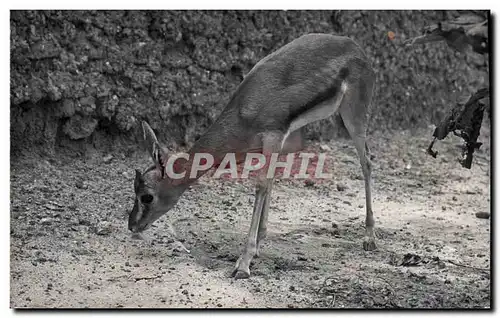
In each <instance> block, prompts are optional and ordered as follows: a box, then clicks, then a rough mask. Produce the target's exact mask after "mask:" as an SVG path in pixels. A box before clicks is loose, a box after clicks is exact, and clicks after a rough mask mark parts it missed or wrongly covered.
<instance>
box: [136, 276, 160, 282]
mask: <svg viewBox="0 0 500 318" xmlns="http://www.w3.org/2000/svg"><path fill="white" fill-rule="evenodd" d="M160 277H161V276H160V275H157V276H149V277H131V278H133V279H134V280H135V281H136V282H138V281H140V280H150V279H156V278H160Z"/></svg>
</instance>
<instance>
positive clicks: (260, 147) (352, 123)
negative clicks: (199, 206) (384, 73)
mask: <svg viewBox="0 0 500 318" xmlns="http://www.w3.org/2000/svg"><path fill="white" fill-rule="evenodd" d="M374 84H375V73H374V71H373V69H372V67H371V65H370V62H369V60H368V58H367V57H366V55H365V53H364V52H363V50H362V49H361V48H360V46H359V45H358V44H357V43H356V42H354V41H353V40H352V39H350V38H348V37H344V36H337V35H331V34H316V33H313V34H307V35H303V36H301V37H299V38H296V39H295V40H293V41H292V42H290V43H288V44H286V45H284V46H283V47H281V48H280V49H278V50H277V51H275V52H273V53H271V54H269V55H268V56H266V57H264V58H263V59H262V60H260V61H259V62H258V63H257V64H256V65H255V66H254V67H253V68H252V69H251V70H250V72H249V73H248V74H247V75H246V76H245V77H244V79H243V81H242V82H241V83H240V85H239V86H238V88H237V89H236V91H235V92H234V94H233V95H232V97H231V99H230V100H229V102H228V104H227V105H226V107H225V108H224V110H223V111H222V113H221V114H220V115H219V117H218V118H217V119H216V121H215V122H214V123H213V124H212V125H211V126H210V128H209V129H208V130H207V131H206V132H205V134H204V135H202V136H201V137H200V138H199V139H198V140H197V141H196V142H195V143H194V145H193V146H192V147H191V149H190V150H189V151H188V154H190V156H189V159H184V160H182V161H181V162H180V163H179V164H178V165H177V167H176V169H177V170H178V171H181V170H182V169H188V167H190V166H192V165H193V155H194V154H196V153H200V152H207V151H208V152H209V153H211V154H212V155H213V156H214V158H215V161H217V160H220V159H221V158H222V157H223V156H224V155H225V154H227V153H235V154H236V155H237V156H238V155H243V154H246V153H249V152H258V153H261V154H263V155H264V156H266V158H268V157H269V156H270V155H271V154H272V153H280V154H288V153H292V152H297V151H299V150H301V149H303V141H304V140H303V136H302V134H300V130H299V129H300V128H302V127H303V126H305V125H307V124H309V123H312V122H315V121H318V120H320V119H324V118H328V117H329V116H332V115H333V114H334V113H335V112H337V111H338V113H339V114H340V116H341V118H342V120H343V122H344V125H345V127H346V128H347V131H348V132H349V135H350V136H351V138H352V140H353V142H354V145H355V148H356V151H357V154H358V156H359V160H360V163H361V169H362V172H363V177H364V186H365V199H366V220H365V224H366V227H365V236H364V239H363V248H364V250H367V251H371V250H375V249H376V243H375V236H374V225H375V221H374V217H373V211H372V199H371V170H372V168H371V162H370V150H369V148H368V145H367V142H366V131H367V123H368V119H369V107H370V103H371V99H372V94H373V88H374ZM142 128H143V143H144V145H143V146H144V147H145V149H147V151H148V152H149V154H150V156H151V159H152V160H153V163H154V164H153V165H151V166H150V167H149V168H147V169H146V170H145V171H144V172H142V173H141V172H140V171H139V170H137V169H136V171H135V181H134V190H135V196H136V197H135V202H134V207H133V209H132V211H131V212H130V214H129V220H128V228H129V230H130V231H132V232H134V233H139V232H142V231H144V230H145V229H147V228H148V227H149V226H150V225H151V224H152V223H153V222H155V221H156V220H157V219H158V218H160V217H161V216H162V215H164V214H165V213H167V212H168V211H169V210H170V209H172V207H174V206H175V205H176V203H177V202H178V200H179V198H180V197H181V196H182V194H183V193H184V192H185V191H186V190H187V189H188V188H189V186H190V185H191V184H192V183H193V182H194V181H195V180H197V179H198V178H199V177H201V176H202V175H203V174H204V173H205V172H206V171H200V172H199V173H198V174H196V175H195V176H192V177H185V178H182V179H180V180H172V179H171V178H169V177H168V176H167V175H166V173H165V169H166V162H167V160H168V159H169V158H171V157H172V156H175V154H172V155H170V156H169V154H168V151H167V150H166V148H165V147H163V146H162V145H161V144H160V143H159V142H158V139H157V138H156V136H155V133H154V132H153V130H152V129H151V127H150V126H149V125H148V124H147V123H146V122H142ZM179 169H180V170H179ZM273 181H274V176H271V177H269V175H267V174H266V173H265V171H264V172H259V173H258V175H257V177H256V190H255V202H254V206H253V214H252V219H251V223H250V230H249V232H248V237H247V240H246V246H245V248H244V250H243V252H242V253H241V256H240V257H239V259H238V260H237V261H236V265H235V267H234V270H233V271H232V274H231V276H232V277H234V278H236V279H241V278H248V277H250V269H249V266H250V263H251V261H252V259H253V258H254V257H258V256H259V251H260V246H261V243H262V241H263V240H264V238H265V237H266V234H267V220H268V213H269V204H270V201H271V191H272V187H273Z"/></svg>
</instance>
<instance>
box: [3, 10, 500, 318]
mask: <svg viewBox="0 0 500 318" xmlns="http://www.w3.org/2000/svg"><path fill="white" fill-rule="evenodd" d="M498 3H499V2H498V1H481V0H474V1H446V2H444V1H435V0H420V1H418V2H411V3H408V2H407V1H383V2H382V1H359V0H349V1H332V0H329V1H317V0H307V1H294V2H292V1H269V0H252V1H234V0H231V1H220V0H219V1H217V0H212V1H201V0H200V1H189V0H183V1H168V0H167V1H153V2H152V1H144V0H142V1H137V0H136V1H116V2H112V3H105V2H104V1H102V0H101V1H95V0H86V1H67V0H65V1H53V0H52V1H48V0H44V1H19V0H17V1H8V0H7V1H2V4H1V5H2V10H1V11H0V12H1V13H0V14H1V31H0V34H1V42H0V43H1V44H2V50H1V52H2V59H1V61H2V63H1V65H2V69H1V74H2V85H1V86H0V87H1V91H2V97H3V100H4V102H5V103H4V105H3V106H2V107H0V112H2V113H1V114H0V120H1V121H2V123H1V124H0V127H1V129H2V132H1V134H0V141H1V144H0V149H2V150H3V152H4V155H3V156H1V163H2V170H0V171H1V176H2V177H1V179H0V184H1V191H0V202H1V207H2V209H1V210H2V212H3V213H2V216H3V220H2V221H1V222H0V224H1V227H2V228H1V231H0V233H1V235H2V239H1V243H0V246H1V250H0V252H1V254H0V255H1V259H2V261H1V275H0V277H1V280H0V285H1V298H0V299H1V305H0V308H1V309H0V310H1V317H11V316H13V315H14V312H13V311H12V310H10V309H8V308H9V303H10V290H9V281H10V270H9V263H8V259H9V257H8V255H9V242H10V241H9V240H10V231H9V229H10V226H9V224H10V213H9V211H10V209H9V202H10V198H9V192H10V183H9V182H10V180H9V178H10V173H8V172H7V171H9V172H10V150H9V149H10V148H9V145H10V135H9V134H10V132H9V126H10V120H9V118H10V117H9V116H10V106H9V105H10V88H9V85H10V84H9V69H10V61H9V60H10V31H9V27H10V25H9V21H10V13H9V10H10V9H49V8H54V9H343V10H346V9H353V10H356V9H378V10H384V9H392V10H407V9H434V10H440V9H491V10H492V12H493V13H494V14H495V13H496V16H495V17H496V19H495V21H496V23H495V25H494V26H495V31H494V35H495V39H494V42H495V52H498V45H497V43H498V37H497V36H496V35H497V25H498V23H500V22H499V20H498V13H499V12H500V10H499V9H498ZM495 71H496V74H498V72H497V71H498V62H496V63H495ZM495 84H496V85H495V87H494V91H496V92H498V89H497V88H498V80H497V81H495ZM496 96H497V95H496ZM497 99H498V96H497ZM495 106H496V105H495ZM499 112H500V110H499V109H498V108H497V110H496V111H495V118H494V121H495V122H497V123H498V122H499V121H498V120H499V119H500V118H499V117H500V114H499ZM498 130H499V129H498V127H496V133H495V140H496V141H495V148H497V149H498V146H499V145H498V141H499V138H498V136H497V133H498ZM495 158H496V160H495V164H497V165H498V157H497V156H495ZM492 195H493V194H492ZM494 196H495V197H497V198H500V196H498V186H497V189H496V191H495V194H494ZM495 212H496V211H492V213H493V214H496V213H495ZM499 218H500V216H498V215H495V217H494V219H495V220H496V221H495V224H494V229H495V230H496V229H498V226H497V225H498V219H499ZM492 232H493V228H492ZM497 236H498V235H497ZM495 255H498V244H495ZM496 264H497V266H496V268H495V274H496V275H495V277H498V271H497V270H496V269H497V267H498V262H496ZM495 285H498V283H496V284H495ZM495 295H496V297H495V298H496V299H495V301H494V303H495V304H496V306H499V299H498V298H499V297H498V295H499V292H498V290H497V291H496V293H495ZM74 313H76V312H64V313H60V314H62V315H66V314H74ZM78 313H79V314H82V313H85V312H78ZM89 313H90V314H91V315H92V316H95V317H110V316H112V315H123V314H124V313H128V312H123V313H122V312H113V313H103V312H99V313H97V312H89ZM148 313H150V312H148ZM213 313H215V312H213ZM370 313H371V314H375V315H391V313H389V312H381V313H376V312H375V313H374V312H370ZM26 314H27V313H24V314H23V313H22V312H21V313H17V315H26ZM134 314H138V313H137V312H134ZM156 314H161V315H169V316H178V315H179V316H180V315H182V316H186V315H187V316H191V315H196V314H203V315H206V314H207V313H206V312H190V313H181V312H164V313H163V312H161V313H156ZM215 314H216V313H215ZM225 314H226V315H231V316H232V315H234V314H237V315H239V316H244V317H247V316H250V315H251V314H259V315H273V316H274V315H283V314H293V315H299V316H303V317H306V316H309V315H311V312H301V313H292V312H288V311H287V312H281V313H278V312H266V311H260V312H253V313H244V312H227V313H225ZM314 314H318V315H320V314H321V315H328V316H331V315H336V314H337V315H338V314H341V313H337V312H331V311H328V312H322V313H320V312H315V313H314ZM346 314H347V315H349V316H353V317H357V316H362V315H363V313H362V312H349V313H346V312H344V313H342V314H341V315H346ZM394 314H396V315H398V316H399V315H409V314H412V313H410V312H404V313H403V312H398V313H394ZM416 314H424V315H426V316H428V317H433V316H436V317H437V316H438V315H439V316H448V317H451V316H455V315H457V312H441V313H437V312H420V313H416ZM38 315H43V316H49V317H52V316H55V315H56V313H52V312H42V313H38ZM139 315H141V316H143V315H144V314H139ZM460 315H461V316H473V315H479V314H478V313H476V314H474V313H467V314H463V313H460Z"/></svg>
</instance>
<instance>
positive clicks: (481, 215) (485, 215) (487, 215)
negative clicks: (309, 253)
mask: <svg viewBox="0 0 500 318" xmlns="http://www.w3.org/2000/svg"><path fill="white" fill-rule="evenodd" d="M476 217H477V218H479V219H489V218H490V213H489V212H483V211H482V212H476Z"/></svg>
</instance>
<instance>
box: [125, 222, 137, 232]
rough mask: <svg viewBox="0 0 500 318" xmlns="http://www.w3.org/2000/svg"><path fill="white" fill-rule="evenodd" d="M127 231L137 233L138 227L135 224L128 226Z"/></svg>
mask: <svg viewBox="0 0 500 318" xmlns="http://www.w3.org/2000/svg"><path fill="white" fill-rule="evenodd" d="M128 229H129V230H130V231H132V233H137V232H138V229H139V227H138V226H137V224H130V223H129V224H128Z"/></svg>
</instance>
